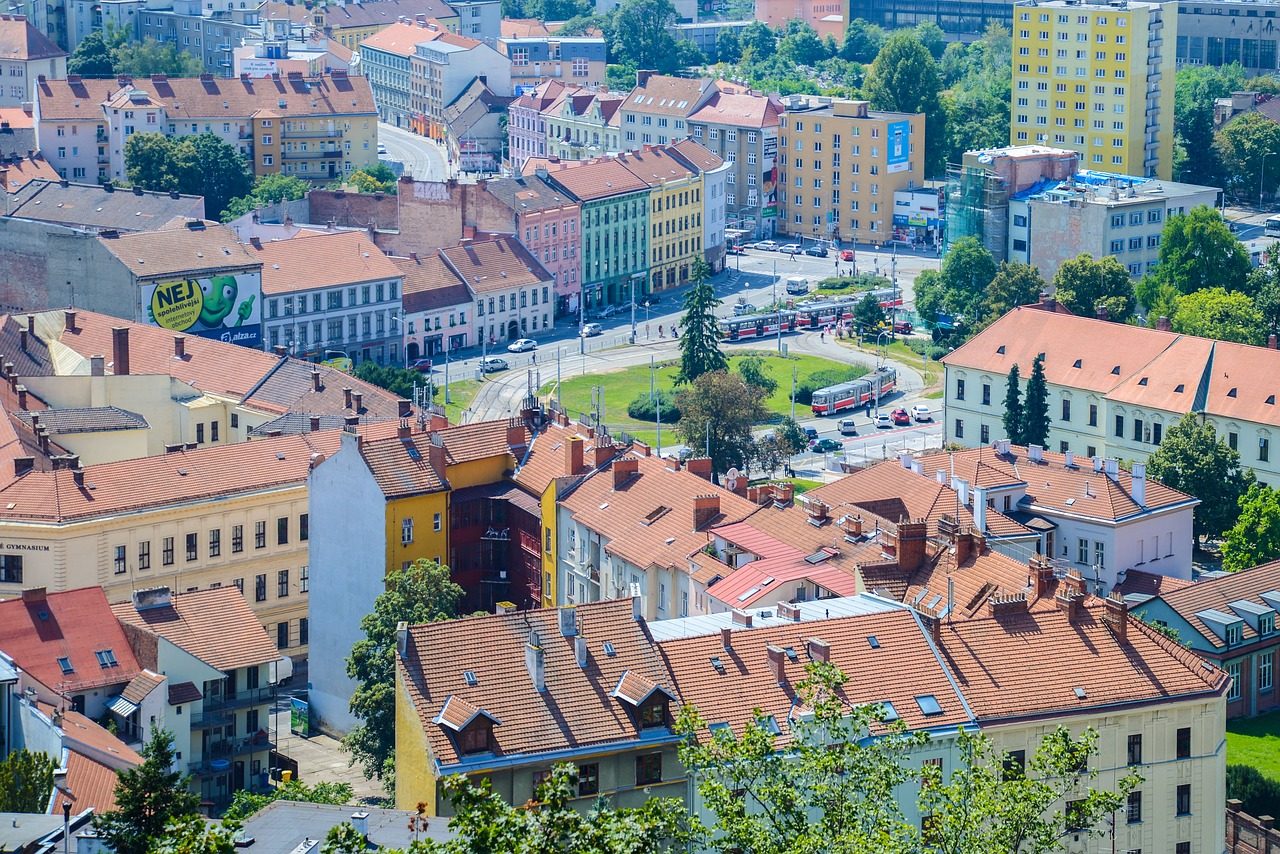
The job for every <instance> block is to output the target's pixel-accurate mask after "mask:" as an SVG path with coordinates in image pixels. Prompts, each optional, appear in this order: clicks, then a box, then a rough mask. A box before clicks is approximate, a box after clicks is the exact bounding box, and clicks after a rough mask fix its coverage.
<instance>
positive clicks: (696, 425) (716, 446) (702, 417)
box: [676, 370, 769, 474]
mask: <svg viewBox="0 0 1280 854" xmlns="http://www.w3.org/2000/svg"><path fill="white" fill-rule="evenodd" d="M764 399H765V393H764V389H762V388H759V387H757V386H753V385H748V384H747V381H746V380H744V379H743V378H742V375H741V374H739V373H737V372H736V371H725V370H718V371H708V372H705V373H702V374H700V375H699V376H698V378H697V379H695V380H694V381H693V382H692V383H690V384H689V385H688V386H686V387H685V388H683V389H682V390H681V391H680V393H679V394H678V395H677V396H676V406H677V407H678V408H679V409H680V420H679V421H678V422H677V423H676V433H677V435H679V436H680V441H682V442H684V443H685V444H686V445H688V446H689V447H691V448H703V449H705V448H706V446H707V444H708V438H709V440H710V448H711V453H710V456H711V468H712V471H713V472H716V473H717V474H718V473H720V472H724V471H728V470H729V469H730V468H743V467H745V465H746V462H747V459H748V457H749V451H750V448H751V442H752V435H751V428H752V427H753V426H754V425H755V424H758V423H759V422H761V421H763V420H764V419H765V418H766V417H767V416H768V414H769V410H768V409H767V408H766V407H765V405H764Z"/></svg>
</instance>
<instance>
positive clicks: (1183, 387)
mask: <svg viewBox="0 0 1280 854" xmlns="http://www.w3.org/2000/svg"><path fill="white" fill-rule="evenodd" d="M1184 389H1186V386H1184V385H1183V384H1182V383H1178V387H1177V388H1175V389H1174V390H1173V393H1174V394H1182V392H1183V390H1184Z"/></svg>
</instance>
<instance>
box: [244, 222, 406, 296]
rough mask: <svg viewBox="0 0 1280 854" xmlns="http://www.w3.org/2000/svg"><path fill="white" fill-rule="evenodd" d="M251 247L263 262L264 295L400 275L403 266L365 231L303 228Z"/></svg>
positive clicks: (251, 253)
mask: <svg viewBox="0 0 1280 854" xmlns="http://www.w3.org/2000/svg"><path fill="white" fill-rule="evenodd" d="M248 251H249V254H250V255H255V256H257V258H258V260H259V261H260V262H262V293H263V296H273V295H275V294H288V293H294V292H296V291H306V290H311V289H312V288H326V287H332V286H334V285H351V284H358V283H360V282H370V281H373V280H375V279H392V280H394V279H399V278H400V269H399V268H398V267H397V266H396V265H395V264H393V263H391V260H390V259H388V258H387V256H386V255H384V254H382V250H381V249H379V248H378V247H377V246H375V245H374V243H373V241H372V240H370V239H369V238H368V236H366V235H365V233H364V232H362V231H333V232H308V231H303V232H299V233H298V236H297V237H294V238H292V239H290V240H271V241H268V242H266V243H261V244H259V245H257V246H253V245H251V246H249V247H248Z"/></svg>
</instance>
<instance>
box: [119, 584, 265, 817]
mask: <svg viewBox="0 0 1280 854" xmlns="http://www.w3.org/2000/svg"><path fill="white" fill-rule="evenodd" d="M112 611H113V612H114V613H115V616H116V617H117V618H118V619H119V621H120V625H121V627H122V628H123V629H124V633H125V636H126V637H128V638H129V644H130V646H131V647H132V648H133V650H134V653H135V655H137V657H138V660H139V662H140V663H141V664H142V666H143V667H145V668H147V670H146V671H144V673H143V674H142V677H141V678H139V679H137V680H135V681H134V683H132V684H131V686H130V687H131V688H132V690H129V691H125V692H124V693H123V694H122V695H121V696H120V697H119V698H117V699H116V700H115V701H114V702H113V703H112V704H111V711H112V715H113V719H114V720H115V721H116V723H117V728H118V731H120V732H125V733H127V734H129V735H130V736H132V740H133V741H135V742H137V743H139V744H141V743H145V742H146V740H147V739H148V738H149V737H150V735H151V732H152V730H153V729H155V728H157V727H159V728H163V729H166V730H168V731H169V732H171V733H173V736H174V748H175V750H176V751H177V753H178V754H179V757H180V759H179V768H180V769H181V770H183V771H185V772H186V773H187V774H190V775H191V786H192V788H193V789H195V790H196V791H198V792H199V793H200V796H201V800H204V801H210V802H212V803H213V805H214V807H215V809H221V808H223V807H225V806H227V805H228V804H230V802H231V797H232V795H234V793H235V792H236V791H237V790H238V789H256V788H259V787H260V786H261V785H262V780H263V778H264V776H266V775H267V774H268V772H269V771H270V769H271V752H272V751H274V750H275V749H276V741H275V732H276V729H275V727H274V726H273V725H272V723H271V711H272V707H273V706H274V704H275V700H276V689H275V680H276V675H277V671H276V669H275V667H274V662H276V661H277V660H278V659H279V658H280V652H279V651H278V650H277V644H278V640H273V639H272V638H269V637H268V636H267V633H266V632H265V631H263V629H262V625H261V624H260V623H259V622H258V621H257V620H256V619H255V618H254V614H253V612H252V611H251V610H250V609H249V605H248V603H247V602H245V598H244V596H243V595H242V594H241V593H240V591H239V590H237V589H235V588H234V587H220V588H212V589H207V590H197V591H192V592H189V593H179V592H177V591H174V590H171V589H170V588H168V587H165V586H158V587H150V588H143V589H140V590H134V591H132V594H131V595H130V596H129V598H127V599H125V600H123V601H120V602H119V603H117V604H115V605H113V606H112ZM161 688H164V689H165V691H164V695H163V696H161V691H160V690H159V689H161ZM151 696H154V698H155V702H154V706H155V708H156V709H157V710H158V711H159V712H160V714H159V715H158V716H156V717H152V716H151V715H150V714H148V715H147V716H146V717H145V718H144V717H143V716H142V715H141V714H140V712H141V711H142V709H143V708H144V707H147V706H151V705H152V704H151V703H148V701H147V698H148V697H151ZM131 698H132V699H131ZM184 707H185V708H184ZM148 711H150V708H148Z"/></svg>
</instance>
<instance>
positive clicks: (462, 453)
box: [440, 421, 529, 465]
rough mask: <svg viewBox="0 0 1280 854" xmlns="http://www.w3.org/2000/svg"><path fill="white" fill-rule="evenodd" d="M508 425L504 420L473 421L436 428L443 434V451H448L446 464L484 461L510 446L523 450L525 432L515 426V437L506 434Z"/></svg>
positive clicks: (501, 452) (527, 439)
mask: <svg viewBox="0 0 1280 854" xmlns="http://www.w3.org/2000/svg"><path fill="white" fill-rule="evenodd" d="M511 427H512V425H511V424H510V423H509V422H507V421H476V422H473V423H471V424H460V425H457V426H455V427H449V428H447V429H445V430H441V431H440V435H441V436H443V437H444V447H445V451H446V452H447V453H448V461H449V465H458V464H460V463H469V462H474V461H476V460H485V459H489V458H490V457H495V456H498V455H501V454H510V453H511V452H512V450H513V449H519V450H520V451H521V452H523V449H524V448H525V447H527V446H528V444H529V431H528V430H527V429H526V428H525V427H524V426H523V425H520V426H519V428H518V429H519V431H520V432H519V434H518V435H519V437H520V438H519V440H518V441H516V440H515V439H514V437H509V436H508V430H509V429H511ZM509 438H510V439H511V441H508V439H509Z"/></svg>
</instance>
